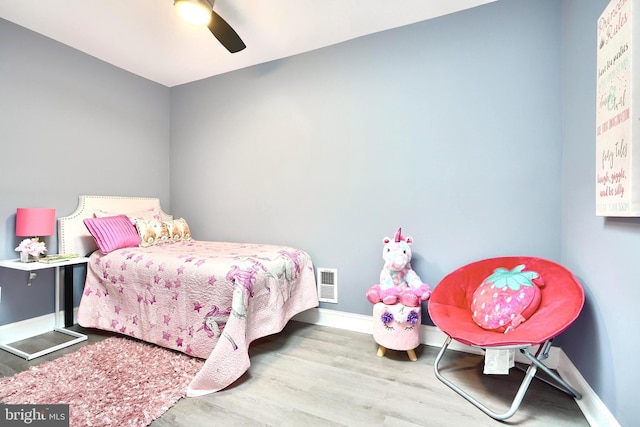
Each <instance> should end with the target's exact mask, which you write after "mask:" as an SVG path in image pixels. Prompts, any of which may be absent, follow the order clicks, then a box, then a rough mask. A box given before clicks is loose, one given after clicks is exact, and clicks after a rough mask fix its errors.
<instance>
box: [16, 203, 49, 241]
mask: <svg viewBox="0 0 640 427" xmlns="http://www.w3.org/2000/svg"><path fill="white" fill-rule="evenodd" d="M55 230H56V210H55V209H51V208H18V209H17V210H16V236H30V237H38V236H52V235H53V234H54V233H55Z"/></svg>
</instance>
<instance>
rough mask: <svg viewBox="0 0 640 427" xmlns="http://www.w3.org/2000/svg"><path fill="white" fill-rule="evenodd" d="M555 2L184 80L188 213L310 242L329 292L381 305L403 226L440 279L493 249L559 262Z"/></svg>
mask: <svg viewBox="0 0 640 427" xmlns="http://www.w3.org/2000/svg"><path fill="white" fill-rule="evenodd" d="M559 10H560V9H559V3H558V2H555V1H544V2H541V3H540V4H539V3H538V2H530V1H528V2H526V1H508V2H498V3H494V4H490V5H488V6H485V7H480V8H477V9H473V10H470V11H465V12H463V13H459V14H454V15H450V16H446V17H443V18H440V19H436V20H434V21H429V22H425V23H422V24H418V25H411V26H408V27H404V28H400V29H397V30H394V31H388V32H383V33H378V34H375V35H372V36H368V37H364V38H361V39H357V40H354V41H351V42H348V43H343V44H340V45H337V46H333V47H329V48H325V49H321V50H318V51H314V52H311V53H307V54H304V55H298V56H295V57H291V58H287V59H284V60H280V61H277V62H274V63H269V64H265V65H261V66H256V67H252V68H248V69H244V70H240V71H237V72H233V73H229V74H226V75H222V76H218V77H215V78H211V79H206V80H202V81H198V82H195V83H191V84H187V85H182V86H179V87H175V88H172V90H171V142H172V144H171V156H170V157H171V187H172V193H171V200H172V204H173V207H174V213H177V214H178V215H185V216H188V218H189V221H190V224H191V226H192V228H193V229H194V230H193V231H194V233H195V235H196V236H200V237H202V238H205V239H214V240H245V241H247V240H258V241H261V242H278V243H284V244H291V245H296V246H300V247H302V248H305V249H306V250H308V251H309V252H310V254H311V256H312V258H313V259H314V262H315V264H316V266H318V267H328V268H337V269H338V279H339V284H338V286H339V303H338V304H337V305H333V304H323V306H324V307H327V308H335V309H337V310H342V311H348V312H353V313H361V314H368V315H370V314H371V304H370V303H369V302H368V301H367V300H366V298H364V294H365V291H366V290H367V288H368V287H370V286H372V285H373V284H375V283H377V281H378V276H379V274H380V269H381V268H382V258H381V254H382V246H383V244H382V239H383V238H384V237H385V236H392V235H393V233H394V232H395V231H396V230H397V228H398V227H400V226H402V227H403V230H404V231H405V233H406V234H408V235H410V236H412V237H413V238H414V240H415V243H414V244H413V246H412V248H413V252H414V261H413V267H414V269H415V270H416V271H417V272H418V273H419V274H420V275H421V278H422V279H423V280H424V281H426V282H427V283H430V284H431V285H435V284H436V283H437V282H438V281H439V280H440V279H441V278H442V277H443V276H444V275H445V274H446V273H447V272H449V271H451V270H453V269H454V268H456V267H457V266H460V265H461V264H463V263H466V262H469V261H472V260H476V259H479V258H485V257H490V256H499V255H507V254H530V255H537V256H542V257H547V258H551V259H555V260H559V257H560V248H559V241H558V236H559V234H560V185H559V183H558V177H559V176H560V163H561V146H562V145H561V136H562V133H561V129H562V128H561V113H562V109H561V98H560V95H561V91H560V66H559V58H560V47H559V46H560V43H559V35H560V21H559V19H560V14H559ZM540 28H545V29H547V30H546V31H544V32H541V31H540Z"/></svg>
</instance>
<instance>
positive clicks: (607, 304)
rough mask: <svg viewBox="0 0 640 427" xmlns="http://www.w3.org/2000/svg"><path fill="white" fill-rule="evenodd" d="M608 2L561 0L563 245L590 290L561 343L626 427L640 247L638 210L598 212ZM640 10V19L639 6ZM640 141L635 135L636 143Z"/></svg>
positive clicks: (635, 349)
mask: <svg viewBox="0 0 640 427" xmlns="http://www.w3.org/2000/svg"><path fill="white" fill-rule="evenodd" d="M635 3H636V4H637V3H638V2H635ZM607 4H608V1H606V0H596V1H589V2H585V1H581V0H564V1H563V2H562V10H561V16H562V24H563V25H562V43H563V48H562V62H561V69H562V103H563V154H562V158H563V161H562V176H561V180H562V211H561V213H562V234H561V241H560V246H561V248H562V261H563V263H564V264H565V265H566V266H567V267H568V268H570V269H571V270H572V271H573V272H574V273H575V274H576V275H577V276H578V278H580V279H581V281H582V282H583V284H584V287H585V290H586V294H587V301H586V305H585V307H584V310H583V311H582V314H581V316H580V318H579V319H578V321H577V322H576V324H575V326H574V327H572V328H571V329H570V330H569V331H568V332H567V333H566V334H564V336H563V342H562V343H563V345H562V346H563V349H564V351H565V352H566V353H567V355H568V356H569V358H570V359H571V360H572V361H573V363H574V364H575V365H576V367H578V369H579V370H580V372H581V373H582V375H583V376H584V378H585V379H586V380H587V381H588V382H589V384H590V385H591V387H592V388H593V389H594V390H595V391H596V392H597V393H598V395H599V396H600V398H601V399H602V400H603V402H604V403H605V404H606V405H607V407H608V408H609V410H610V411H611V412H612V413H613V414H614V415H615V416H616V418H617V420H618V421H619V422H620V424H621V425H622V426H624V427H626V426H637V425H640V411H639V410H638V406H637V397H636V396H637V386H638V374H637V371H636V368H635V366H636V364H637V359H636V358H637V356H638V353H639V350H640V346H639V345H638V340H637V339H636V337H635V335H634V334H635V332H637V331H638V327H639V326H640V322H639V321H638V311H637V304H636V303H635V302H636V301H640V278H639V276H638V274H637V273H636V272H635V270H634V269H635V267H634V266H635V265H636V263H638V259H639V258H638V256H639V254H640V218H628V219H622V218H601V217H596V216H595V196H594V195H595V178H594V177H595V173H596V172H595V169H596V165H595V128H596V124H595V117H596V109H595V107H596V103H595V101H594V100H595V99H596V72H595V70H596V48H595V46H596V45H597V44H596V22H597V19H598V17H599V16H600V14H601V13H602V11H603V10H604V8H605V6H606V5H607ZM635 14H636V21H635V25H636V27H638V26H640V10H636V11H635ZM637 30H638V28H636V31H637ZM636 34H638V33H637V32H636ZM634 49H640V46H634ZM636 72H637V71H636ZM634 90H635V92H634V94H633V96H634V97H637V96H640V92H638V91H639V90H640V88H634ZM636 114H637V113H636ZM639 143H640V140H638V139H636V140H635V141H634V144H635V146H636V147H638V144H639Z"/></svg>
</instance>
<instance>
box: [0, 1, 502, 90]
mask: <svg viewBox="0 0 640 427" xmlns="http://www.w3.org/2000/svg"><path fill="white" fill-rule="evenodd" d="M492 1H495V0H401V1H399V0H217V1H216V3H215V5H214V10H215V11H216V12H217V13H218V14H219V15H221V16H222V17H223V18H224V19H225V20H226V21H227V22H228V23H229V24H230V25H231V26H232V27H233V28H234V29H235V30H236V32H237V33H238V34H239V35H240V37H241V38H242V40H243V41H244V42H245V44H246V45H247V48H246V49H244V50H243V51H240V52H238V53H235V54H231V53H229V52H228V51H227V50H226V49H224V48H223V47H222V46H221V45H220V43H218V41H217V40H216V39H215V38H214V37H213V35H212V34H211V32H210V31H209V30H208V28H206V27H194V26H191V25H189V24H187V23H185V22H183V21H182V20H181V19H180V18H179V17H178V15H177V13H176V11H175V8H174V6H173V0H0V17H1V18H4V19H6V20H8V21H11V22H13V23H15V24H18V25H20V26H23V27H25V28H28V29H30V30H32V31H35V32H37V33H40V34H42V35H45V36H47V37H50V38H52V39H54V40H57V41H59V42H61V43H64V44H66V45H68V46H71V47H73V48H75V49H78V50H80V51H82V52H85V53H87V54H89V55H92V56H94V57H96V58H99V59H101V60H103V61H106V62H108V63H110V64H113V65H115V66H117V67H119V68H122V69H125V70H127V71H130V72H132V73H134V74H137V75H139V76H142V77H144V78H146V79H149V80H152V81H155V82H158V83H160V84H163V85H165V86H169V87H171V86H175V85H179V84H183V83H188V82H191V81H195V80H199V79H203V78H206V77H210V76H213V75H216V74H221V73H225V72H228V71H233V70H237V69H239V68H243V67H247V66H250V65H254V64H260V63H263V62H268V61H272V60H275V59H279V58H284V57H287V56H291V55H295V54H299V53H303V52H308V51H310V50H314V49H318V48H321V47H325V46H329V45H332V44H336V43H340V42H343V41H346V40H350V39H354V38H356V37H360V36H363V35H366V34H372V33H375V32H378V31H384V30H388V29H391V28H396V27H400V26H403V25H408V24H412V23H415V22H420V21H424V20H427V19H430V18H434V17H437V16H441V15H446V14H449V13H453V12H457V11H460V10H464V9H468V8H471V7H475V6H479V5H482V4H485V3H490V2H492Z"/></svg>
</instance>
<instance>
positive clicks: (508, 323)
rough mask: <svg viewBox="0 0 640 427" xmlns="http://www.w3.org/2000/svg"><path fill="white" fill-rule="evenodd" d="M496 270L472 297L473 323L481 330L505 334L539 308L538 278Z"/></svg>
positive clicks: (521, 270)
mask: <svg viewBox="0 0 640 427" xmlns="http://www.w3.org/2000/svg"><path fill="white" fill-rule="evenodd" d="M524 269H525V266H524V264H521V265H518V266H516V267H515V268H513V270H508V269H506V268H502V267H500V268H496V269H495V270H494V272H493V274H492V275H490V276H489V277H487V278H486V279H484V281H483V282H482V283H481V284H480V286H478V288H477V289H476V290H475V292H474V293H473V302H472V303H471V311H472V312H473V321H474V322H476V323H477V324H478V326H480V327H481V328H483V329H487V330H490V331H496V332H505V333H506V332H509V331H511V330H513V329H515V328H516V327H518V325H520V323H522V322H524V321H525V320H527V319H528V318H529V317H531V315H532V314H533V313H534V312H535V311H536V310H537V309H538V306H539V305H540V287H542V286H544V283H543V281H542V278H541V277H540V275H539V274H538V273H536V272H535V271H524Z"/></svg>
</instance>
